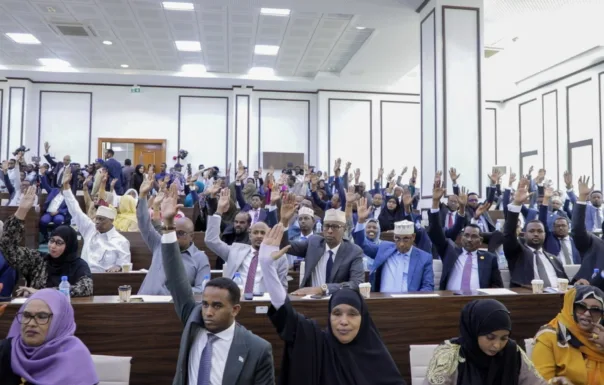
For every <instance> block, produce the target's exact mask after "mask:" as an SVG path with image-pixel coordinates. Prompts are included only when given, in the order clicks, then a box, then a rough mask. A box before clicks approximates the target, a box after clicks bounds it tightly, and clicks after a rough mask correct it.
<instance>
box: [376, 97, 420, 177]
mask: <svg viewBox="0 0 604 385" xmlns="http://www.w3.org/2000/svg"><path fill="white" fill-rule="evenodd" d="M384 103H401V104H417V105H419V106H420V111H419V113H420V115H421V113H422V111H421V104H420V102H407V101H401V100H380V168H384ZM420 129H421V128H420ZM420 159H421V153H420ZM372 181H373V180H372ZM381 182H382V181H380V183H381Z"/></svg>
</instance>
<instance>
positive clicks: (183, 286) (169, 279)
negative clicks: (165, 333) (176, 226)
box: [161, 239, 195, 325]
mask: <svg viewBox="0 0 604 385" xmlns="http://www.w3.org/2000/svg"><path fill="white" fill-rule="evenodd" d="M161 251H162V262H163V264H164V271H165V272H166V286H167V287H168V290H170V294H171V295H172V300H173V301H174V307H175V308H176V315H178V318H179V319H180V321H181V322H182V323H183V325H186V324H187V320H188V319H189V316H190V315H191V312H192V311H193V309H194V308H195V298H194V297H193V289H192V288H191V285H190V284H189V279H188V278H187V273H186V272H185V266H184V264H183V262H182V258H181V256H180V249H179V248H178V242H176V241H175V242H172V243H163V239H162V245H161Z"/></svg>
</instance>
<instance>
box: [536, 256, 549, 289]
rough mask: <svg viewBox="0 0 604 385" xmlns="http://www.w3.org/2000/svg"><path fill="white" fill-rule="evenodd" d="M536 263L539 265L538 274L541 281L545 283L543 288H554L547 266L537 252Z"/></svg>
mask: <svg viewBox="0 0 604 385" xmlns="http://www.w3.org/2000/svg"><path fill="white" fill-rule="evenodd" d="M535 263H536V264H537V273H539V279H541V280H542V281H543V287H552V283H551V282H550V281H549V277H548V276H547V271H546V270H545V265H544V264H543V261H542V260H541V258H539V252H538V251H535Z"/></svg>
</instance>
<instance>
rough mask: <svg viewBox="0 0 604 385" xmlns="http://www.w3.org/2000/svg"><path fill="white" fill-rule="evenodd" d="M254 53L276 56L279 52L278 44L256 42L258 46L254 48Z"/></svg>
mask: <svg viewBox="0 0 604 385" xmlns="http://www.w3.org/2000/svg"><path fill="white" fill-rule="evenodd" d="M254 53H255V54H256V55H271V56H275V55H277V53H279V46H278V45H262V44H256V48H255V49H254Z"/></svg>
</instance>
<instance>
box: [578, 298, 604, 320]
mask: <svg viewBox="0 0 604 385" xmlns="http://www.w3.org/2000/svg"><path fill="white" fill-rule="evenodd" d="M586 311H589V314H590V315H591V318H592V319H594V320H595V321H598V320H599V319H600V318H602V313H603V312H604V310H602V308H599V307H588V306H587V305H586V304H585V303H583V302H577V303H575V313H577V314H579V315H583V314H585V312H586Z"/></svg>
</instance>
